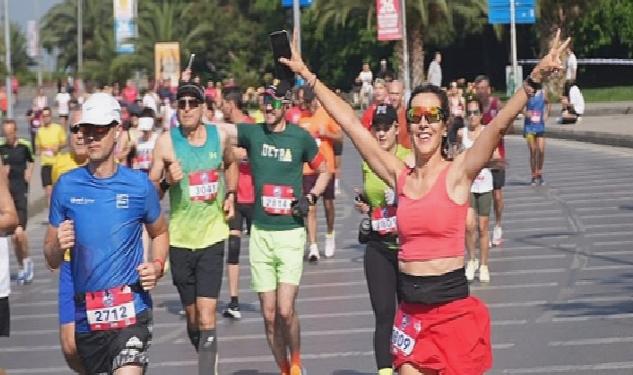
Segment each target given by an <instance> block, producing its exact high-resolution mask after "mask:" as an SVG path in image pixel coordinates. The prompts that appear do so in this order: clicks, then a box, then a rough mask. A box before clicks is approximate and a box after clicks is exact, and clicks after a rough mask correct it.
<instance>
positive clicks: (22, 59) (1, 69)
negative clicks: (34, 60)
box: [0, 23, 31, 74]
mask: <svg viewBox="0 0 633 375" xmlns="http://www.w3.org/2000/svg"><path fill="white" fill-rule="evenodd" d="M9 27H10V30H9V39H10V43H11V68H12V70H13V72H14V73H15V72H17V71H26V69H27V65H28V64H29V63H30V61H31V59H30V58H29V57H28V56H27V54H26V38H25V37H24V34H23V33H22V32H21V31H20V27H19V26H18V25H16V24H13V23H12V24H11V25H10V26H9ZM4 56H5V46H4V38H3V39H2V40H1V41H0V60H1V61H2V64H1V66H0V73H1V74H6V64H4Z"/></svg>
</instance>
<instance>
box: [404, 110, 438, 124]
mask: <svg viewBox="0 0 633 375" xmlns="http://www.w3.org/2000/svg"><path fill="white" fill-rule="evenodd" d="M422 117H424V118H425V119H426V121H427V122H428V123H429V124H436V123H438V122H440V121H442V120H444V118H445V117H444V111H442V108H440V107H411V108H409V110H408V111H407V120H408V121H409V123H411V124H419V123H420V121H422Z"/></svg>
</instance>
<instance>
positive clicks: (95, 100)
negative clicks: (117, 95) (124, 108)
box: [77, 92, 121, 126]
mask: <svg viewBox="0 0 633 375" xmlns="http://www.w3.org/2000/svg"><path fill="white" fill-rule="evenodd" d="M113 122H116V123H117V124H120V123H121V106H120V105H119V102H118V101H117V100H116V99H114V97H113V96H112V95H110V94H106V93H104V92H98V93H94V94H92V95H90V97H89V98H88V100H86V101H85V102H84V104H83V105H82V106H81V119H80V120H79V122H78V123H77V124H89V125H101V126H107V125H110V124H112V123H113Z"/></svg>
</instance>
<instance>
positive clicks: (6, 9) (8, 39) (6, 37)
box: [4, 0, 13, 118]
mask: <svg viewBox="0 0 633 375" xmlns="http://www.w3.org/2000/svg"><path fill="white" fill-rule="evenodd" d="M9 32H10V27H9V0H4V49H5V60H6V61H5V63H6V65H7V78H6V87H5V89H6V91H7V116H9V117H10V118H11V117H13V92H12V91H11V72H12V70H11V36H10V34H9Z"/></svg>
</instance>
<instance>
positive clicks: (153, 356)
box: [0, 136, 633, 375]
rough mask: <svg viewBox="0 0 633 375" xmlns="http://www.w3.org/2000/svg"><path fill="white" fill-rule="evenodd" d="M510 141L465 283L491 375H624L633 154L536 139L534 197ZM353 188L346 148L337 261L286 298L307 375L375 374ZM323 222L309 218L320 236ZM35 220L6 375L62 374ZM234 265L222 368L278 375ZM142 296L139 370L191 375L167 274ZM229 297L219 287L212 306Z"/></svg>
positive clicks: (631, 267) (631, 315)
mask: <svg viewBox="0 0 633 375" xmlns="http://www.w3.org/2000/svg"><path fill="white" fill-rule="evenodd" d="M508 138H509V139H508V142H507V144H508V155H509V170H508V181H507V182H508V184H507V186H506V188H505V190H504V191H505V195H506V209H505V215H504V231H505V237H506V241H505V243H504V245H503V246H502V247H499V248H495V249H493V250H492V252H491V263H490V269H491V278H492V281H491V283H490V284H489V285H481V284H479V283H478V282H474V283H473V284H472V292H473V293H474V294H476V295H478V296H479V297H481V298H482V299H483V300H484V301H486V302H487V303H488V306H489V307H490V310H491V314H492V319H493V322H492V328H493V330H492V334H493V345H494V369H493V370H492V371H491V372H490V374H553V373H567V374H610V375H611V374H618V375H632V374H633V354H632V353H633V236H632V235H631V230H632V229H633V189H632V188H631V186H633V150H629V149H617V148H612V147H607V146H595V145H589V144H582V143H573V142H568V141H548V144H547V150H546V166H545V179H546V181H547V185H546V186H544V187H538V188H534V187H530V186H529V169H528V166H527V149H526V147H525V144H524V142H523V140H522V139H520V138H518V137H517V136H510V137H508ZM359 182H360V168H359V157H358V155H357V154H356V152H355V151H354V150H353V148H352V146H351V144H349V143H348V144H346V149H345V155H344V167H343V181H342V188H343V193H342V194H341V195H340V196H339V198H338V199H337V215H336V217H337V219H336V221H337V222H336V233H337V239H336V240H337V246H338V250H337V253H336V257H335V258H334V259H330V260H323V261H321V262H320V263H319V264H318V265H309V264H306V265H305V269H304V276H303V280H302V287H301V289H300V295H299V298H298V301H297V308H298V311H299V314H300V317H301V329H302V346H303V350H302V352H303V359H304V363H305V365H306V367H307V369H308V372H309V374H310V375H324V374H334V375H364V374H375V373H376V371H375V365H374V358H373V352H372V331H373V316H372V312H371V308H370V304H369V299H368V295H367V287H366V284H365V277H364V273H363V265H362V257H363V251H364V249H363V247H362V246H360V245H358V243H357V241H356V234H357V232H356V230H357V225H358V221H359V216H358V215H357V214H356V213H355V212H353V211H352V209H351V205H352V197H351V194H352V189H353V187H355V186H359ZM322 216H323V215H322V210H320V212H319V226H320V228H321V230H323V228H324V224H325V221H324V218H323V217H322ZM45 219H46V217H45V215H44V214H39V215H37V216H35V217H33V218H31V220H30V225H29V228H28V231H29V238H30V241H31V242H30V244H31V249H32V253H33V254H34V257H35V263H36V272H37V273H36V279H35V281H34V283H33V284H31V285H27V286H16V285H13V286H12V288H13V292H12V295H11V310H12V322H11V324H12V336H11V338H10V339H6V338H0V368H1V367H4V368H6V369H7V371H8V373H9V374H64V373H68V370H67V369H66V367H65V363H64V360H63V357H62V355H61V352H60V348H59V344H58V339H57V302H56V301H57V274H55V273H51V272H49V271H47V270H46V269H45V267H44V260H43V256H42V255H41V244H42V239H43V233H44V229H45V226H44V225H43V224H42V222H43V221H44V220H45ZM95 219H97V216H95ZM319 238H320V239H319V240H320V241H321V244H322V243H323V236H322V235H321V236H320V237H319ZM246 243H247V241H245V242H244V244H245V246H246ZM241 260H242V264H243V265H244V266H243V272H242V276H241V280H240V288H241V289H240V293H241V301H242V309H243V313H244V314H243V315H244V317H243V319H242V320H241V321H239V322H231V321H227V320H226V319H223V318H221V317H220V318H219V319H220V323H219V325H218V331H219V347H220V372H221V373H222V374H233V375H272V374H278V371H277V369H276V367H275V365H274V362H273V360H272V357H271V355H270V352H269V350H268V346H267V344H266V340H265V337H264V331H263V322H262V318H261V317H260V315H259V309H258V303H257V298H256V295H255V294H254V293H253V292H251V291H250V289H249V279H250V275H249V272H248V257H247V251H244V253H243V254H242V257H241ZM12 272H15V262H14V261H12ZM225 284H226V283H225ZM153 296H154V301H155V310H154V314H155V315H154V318H155V326H154V327H155V330H154V341H153V346H152V348H151V351H150V360H151V366H150V370H149V373H150V374H179V375H187V374H196V373H197V369H196V355H195V352H194V351H193V349H192V347H191V345H190V344H189V340H188V339H187V336H186V332H185V323H184V319H183V317H182V316H180V315H179V310H180V306H179V302H178V295H177V293H176V289H175V288H174V287H173V286H172V285H171V281H170V280H169V279H165V280H163V281H162V282H161V284H160V286H159V287H158V288H157V289H156V291H155V292H154V293H153ZM227 300H228V297H227V293H226V285H225V286H224V290H223V294H222V296H221V307H222V308H223V307H224V304H225V303H226V302H227Z"/></svg>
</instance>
